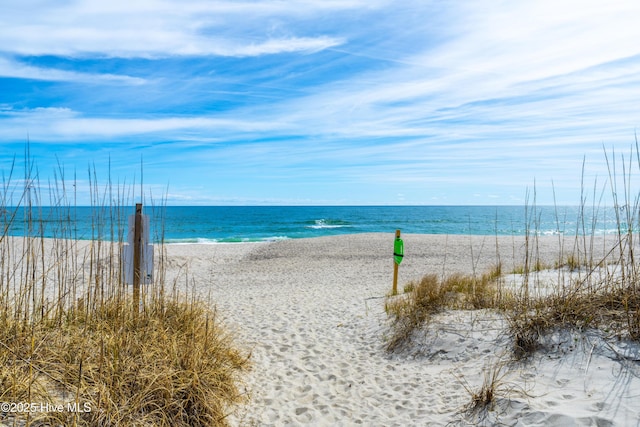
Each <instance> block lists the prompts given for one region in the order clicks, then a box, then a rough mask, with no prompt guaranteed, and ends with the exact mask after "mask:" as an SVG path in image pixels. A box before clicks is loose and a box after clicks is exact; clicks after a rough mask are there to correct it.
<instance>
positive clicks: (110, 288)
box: [0, 152, 248, 426]
mask: <svg viewBox="0 0 640 427" xmlns="http://www.w3.org/2000/svg"><path fill="white" fill-rule="evenodd" d="M54 176H55V177H54V179H53V180H52V181H47V182H44V183H43V182H40V180H39V177H38V170H37V168H36V165H34V164H33V163H32V161H31V159H30V156H29V153H28V152H27V153H26V154H25V166H24V174H23V175H22V176H18V172H17V170H16V165H15V162H14V163H13V164H11V165H3V176H2V188H1V189H0V221H1V222H0V223H1V224H2V229H1V230H0V402H6V403H7V404H9V405H8V406H7V405H3V406H2V408H0V423H5V424H6V425H34V426H35V425H64V426H67V425H86V426H212V425H213V426H216V425H217V426H224V425H227V418H228V416H229V414H230V413H231V412H232V411H234V409H235V408H236V405H238V404H240V403H243V402H245V401H246V398H247V396H246V395H245V394H244V392H243V388H242V387H241V385H242V384H241V383H242V375H243V371H244V370H246V369H247V368H248V355H247V354H245V353H243V352H242V351H240V350H239V349H237V348H236V346H235V344H234V341H233V337H232V336H230V335H229V334H228V333H227V332H226V331H225V330H224V328H223V326H222V325H221V323H220V321H219V319H218V318H217V317H216V313H215V310H214V309H212V306H211V304H208V303H205V302H204V301H200V300H199V299H198V298H197V297H196V296H195V295H188V294H187V291H186V290H185V291H183V290H182V289H181V288H180V287H178V283H177V280H178V279H176V280H175V281H174V282H172V283H167V278H166V274H165V270H166V269H165V262H166V252H165V247H164V245H163V224H162V209H163V201H162V200H160V203H159V204H158V205H157V206H153V204H154V203H155V201H152V206H151V210H152V211H153V214H154V217H155V219H156V220H155V221H154V223H155V224H154V225H155V234H154V235H155V240H156V242H155V243H156V244H155V260H156V265H155V267H154V273H153V283H151V284H149V285H144V286H143V292H142V304H141V306H140V307H139V310H138V309H133V308H132V299H131V298H132V297H131V289H130V287H128V286H127V285H126V284H125V283H124V275H123V268H122V263H121V259H122V253H123V247H124V242H125V240H126V235H125V233H126V229H127V216H128V215H129V214H132V213H133V206H134V198H135V196H134V188H135V184H132V185H126V184H121V183H118V184H113V183H112V182H111V177H108V179H107V184H106V185H101V184H99V180H98V177H97V174H96V171H95V168H89V170H88V182H89V192H90V199H91V208H92V219H91V221H92V228H91V235H90V236H86V235H82V236H81V235H79V231H78V228H77V227H76V220H77V214H76V201H77V191H78V190H77V188H78V187H79V185H80V181H78V180H77V178H76V176H75V174H74V176H73V177H72V178H70V177H68V176H67V175H66V173H65V170H64V168H63V167H62V166H60V167H59V168H58V169H57V170H56V171H55V174H54ZM45 206H46V207H45ZM16 230H20V233H19V235H16ZM45 236H48V237H45ZM180 280H181V281H182V280H185V281H188V280H189V279H188V278H180ZM27 405H28V406H27Z"/></svg>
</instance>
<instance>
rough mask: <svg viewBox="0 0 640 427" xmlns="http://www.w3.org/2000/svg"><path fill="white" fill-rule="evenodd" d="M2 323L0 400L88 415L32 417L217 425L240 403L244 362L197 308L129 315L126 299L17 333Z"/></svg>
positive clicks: (172, 303)
mask: <svg viewBox="0 0 640 427" xmlns="http://www.w3.org/2000/svg"><path fill="white" fill-rule="evenodd" d="M5 321H6V323H5V324H6V325H7V326H10V327H9V328H7V329H4V328H3V332H4V333H3V334H2V335H0V340H1V341H2V342H3V343H8V344H7V347H9V348H12V352H11V353H12V354H10V355H7V353H6V352H5V354H4V356H5V358H4V359H5V360H4V362H5V363H4V364H3V366H2V368H0V378H1V379H2V380H1V382H2V384H1V386H2V389H3V391H4V392H3V396H2V397H1V398H2V399H4V400H5V401H31V402H49V403H51V404H55V405H63V407H64V408H67V405H69V404H71V405H73V404H77V405H79V406H78V407H80V408H85V409H86V411H85V412H75V413H74V412H72V411H67V410H65V411H62V412H60V413H57V412H51V413H42V414H38V415H39V416H40V417H41V418H42V419H41V421H48V422H57V423H62V424H64V425H72V424H73V423H79V424H80V425H90V426H111V425H118V426H121V425H139V426H145V425H146V426H157V425H167V426H168V425H171V426H211V425H225V424H226V417H227V416H228V413H229V409H230V408H232V407H233V406H234V405H237V404H239V403H242V402H244V401H245V398H246V397H245V396H244V395H243V393H242V392H241V391H240V390H239V388H238V384H239V380H240V378H239V374H240V373H241V372H242V371H243V370H245V369H246V368H247V367H248V359H247V356H246V355H243V354H242V353H241V352H239V351H238V350H236V349H235V348H234V347H233V345H232V342H231V339H230V336H228V335H226V333H225V332H224V331H223V330H222V329H221V326H220V324H219V322H218V321H217V320H216V318H215V313H214V312H211V311H210V310H209V309H208V308H207V307H205V306H204V305H202V304H197V303H192V302H184V301H180V300H179V299H167V300H154V301H151V302H149V304H148V305H147V306H146V307H145V311H144V312H142V313H139V314H137V315H134V313H133V312H132V310H131V302H130V299H129V298H124V299H117V300H108V301H105V302H104V304H102V305H101V306H100V307H99V308H98V309H96V310H93V311H88V310H87V309H86V307H85V306H80V307H74V308H72V309H70V310H68V311H67V313H66V315H65V316H64V317H63V320H62V321H61V322H60V321H55V320H52V319H47V320H45V321H40V322H38V323H37V324H34V325H33V327H31V328H27V329H23V330H19V328H16V327H14V328H11V326H12V325H13V326H16V324H17V322H15V319H5ZM32 342H35V343H36V344H35V345H33V346H32ZM12 355H13V356H14V357H13V358H12V357H11V356H12ZM7 356H9V357H7ZM25 356H28V358H26V357H25Z"/></svg>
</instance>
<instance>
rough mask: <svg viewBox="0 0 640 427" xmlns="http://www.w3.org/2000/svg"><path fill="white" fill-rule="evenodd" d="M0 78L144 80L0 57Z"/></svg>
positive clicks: (131, 82) (72, 80) (126, 82)
mask: <svg viewBox="0 0 640 427" xmlns="http://www.w3.org/2000/svg"><path fill="white" fill-rule="evenodd" d="M0 77H11V78H18V79H30V80H46V81H60V82H65V81H66V82H74V83H98V82H100V83H118V84H128V85H139V84H144V83H145V81H146V80H145V79H142V78H138V77H130V76H123V75H117V74H109V73H106V74H90V73H81V72H76V71H65V70H59V69H55V68H42V67H34V66H30V65H26V64H23V63H21V62H19V61H14V60H10V59H7V58H2V57H1V56H0Z"/></svg>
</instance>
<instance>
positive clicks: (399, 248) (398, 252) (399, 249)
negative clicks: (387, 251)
mask: <svg viewBox="0 0 640 427" xmlns="http://www.w3.org/2000/svg"><path fill="white" fill-rule="evenodd" d="M403 258H404V242H403V241H402V239H401V238H400V230H396V239H395V241H394V242H393V291H392V295H398V266H399V265H400V263H401V262H402V259H403Z"/></svg>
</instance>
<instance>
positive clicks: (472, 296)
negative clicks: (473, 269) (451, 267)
mask: <svg viewBox="0 0 640 427" xmlns="http://www.w3.org/2000/svg"><path fill="white" fill-rule="evenodd" d="M499 271H500V268H499V267H496V269H495V270H494V271H491V272H489V273H487V274H484V275H482V276H481V277H473V276H466V275H462V274H454V275H451V276H449V277H446V278H445V279H442V280H441V279H439V278H438V276H437V275H435V274H427V275H425V276H424V277H422V279H421V280H420V281H419V282H410V283H409V284H407V285H406V286H405V290H406V292H405V294H403V295H400V296H396V297H391V298H388V299H387V301H386V303H385V311H386V312H387V314H389V315H390V316H391V317H392V319H393V328H392V335H391V337H390V338H389V341H388V343H387V350H388V351H395V350H397V349H399V348H401V347H403V346H404V345H405V344H406V343H407V342H408V341H410V338H411V336H412V334H413V332H414V331H415V330H417V329H419V328H421V327H423V326H424V325H425V324H426V323H428V321H429V318H430V317H431V316H433V315H434V314H436V313H438V312H440V311H442V310H443V309H445V308H455V309H480V308H485V307H488V306H493V304H494V302H495V299H496V295H497V291H496V287H495V286H494V285H495V280H496V279H497V277H498V276H499V275H497V272H499Z"/></svg>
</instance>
